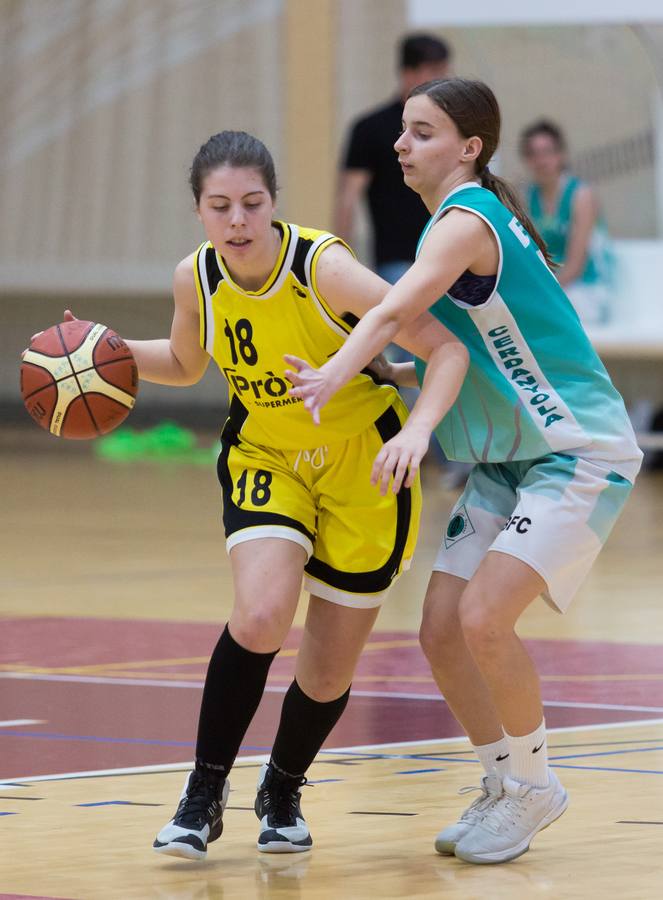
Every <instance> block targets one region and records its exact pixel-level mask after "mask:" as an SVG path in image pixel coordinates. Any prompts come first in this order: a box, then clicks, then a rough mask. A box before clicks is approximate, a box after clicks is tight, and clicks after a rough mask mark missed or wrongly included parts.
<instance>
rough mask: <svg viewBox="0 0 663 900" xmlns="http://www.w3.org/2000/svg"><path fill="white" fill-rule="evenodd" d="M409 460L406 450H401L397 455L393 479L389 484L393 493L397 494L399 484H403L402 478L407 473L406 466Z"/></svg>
mask: <svg viewBox="0 0 663 900" xmlns="http://www.w3.org/2000/svg"><path fill="white" fill-rule="evenodd" d="M409 462H410V454H409V453H407V452H403V453H401V454H400V456H399V457H398V463H397V464H396V469H395V471H394V480H393V483H392V485H391V489H392V491H393V492H394V494H397V493H398V492H399V491H400V489H401V485H402V484H403V479H404V478H405V476H406V475H407V468H408V465H409Z"/></svg>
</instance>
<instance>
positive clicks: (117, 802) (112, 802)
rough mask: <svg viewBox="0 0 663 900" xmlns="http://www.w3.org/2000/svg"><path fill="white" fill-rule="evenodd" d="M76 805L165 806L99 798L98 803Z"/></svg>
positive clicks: (79, 804)
mask: <svg viewBox="0 0 663 900" xmlns="http://www.w3.org/2000/svg"><path fill="white" fill-rule="evenodd" d="M74 805H75V806H163V804H162V803H134V801H133V800H99V801H98V802H96V803H76V804H74Z"/></svg>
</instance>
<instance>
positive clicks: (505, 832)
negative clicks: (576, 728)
mask: <svg viewBox="0 0 663 900" xmlns="http://www.w3.org/2000/svg"><path fill="white" fill-rule="evenodd" d="M548 774H549V777H550V783H549V784H548V787H545V788H537V787H533V786H532V785H531V784H521V783H520V782H518V781H514V780H513V778H509V776H508V775H506V776H505V777H504V779H503V781H502V787H503V789H504V793H503V794H502V796H501V797H500V798H499V799H498V800H496V801H495V802H494V803H493V805H492V806H491V808H490V809H489V810H488V812H487V813H486V815H485V816H484V817H483V819H482V820H481V821H480V822H479V823H477V824H476V825H475V826H474V828H472V830H471V831H469V832H468V833H467V834H466V835H465V837H464V838H462V839H461V840H460V841H458V843H457V844H456V850H455V854H456V856H457V857H458V858H459V859H463V860H465V862H471V863H500V862H507V860H510V859H515V858H516V857H517V856H522V854H523V853H526V852H527V850H529V845H530V841H531V840H532V838H533V837H534V835H535V834H536V833H537V831H542V830H543V829H544V828H547V827H548V825H550V824H551V823H552V822H554V821H555V819H558V818H559V817H560V816H561V815H562V813H563V812H564V810H565V809H566V807H567V806H568V805H569V798H568V794H567V793H566V791H565V790H564V788H563V787H562V785H561V784H560V783H559V780H558V778H557V776H556V775H555V773H554V772H552V771H551V770H550V769H549V770H548Z"/></svg>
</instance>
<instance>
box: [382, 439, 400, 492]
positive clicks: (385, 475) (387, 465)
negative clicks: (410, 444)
mask: <svg viewBox="0 0 663 900" xmlns="http://www.w3.org/2000/svg"><path fill="white" fill-rule="evenodd" d="M397 459H398V451H397V450H396V451H394V450H390V451H389V452H388V454H387V458H386V459H385V461H384V465H383V466H382V473H381V474H380V493H381V494H382V496H383V497H384V496H385V494H386V493H387V491H388V489H389V481H390V479H391V475H392V472H393V471H394V467H395V466H396V461H397Z"/></svg>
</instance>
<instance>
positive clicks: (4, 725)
mask: <svg viewBox="0 0 663 900" xmlns="http://www.w3.org/2000/svg"><path fill="white" fill-rule="evenodd" d="M45 722H46V719H4V721H2V722H0V728H13V727H14V725H44V723H45Z"/></svg>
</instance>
